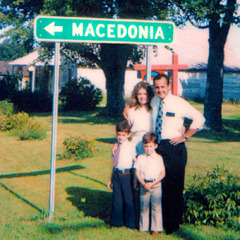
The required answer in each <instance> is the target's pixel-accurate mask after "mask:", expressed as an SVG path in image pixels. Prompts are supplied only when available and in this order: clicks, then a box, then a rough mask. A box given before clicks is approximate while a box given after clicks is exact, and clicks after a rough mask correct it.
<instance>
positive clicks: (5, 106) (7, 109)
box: [0, 100, 14, 116]
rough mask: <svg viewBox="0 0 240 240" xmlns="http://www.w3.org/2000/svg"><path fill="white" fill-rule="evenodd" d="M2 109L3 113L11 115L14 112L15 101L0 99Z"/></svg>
mask: <svg viewBox="0 0 240 240" xmlns="http://www.w3.org/2000/svg"><path fill="white" fill-rule="evenodd" d="M0 110H1V113H2V114H3V115H6V116H10V115H12V114H13V112H14V107H13V103H11V102H8V101H7V100H4V101H0Z"/></svg>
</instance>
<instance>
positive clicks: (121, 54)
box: [0, 0, 168, 116]
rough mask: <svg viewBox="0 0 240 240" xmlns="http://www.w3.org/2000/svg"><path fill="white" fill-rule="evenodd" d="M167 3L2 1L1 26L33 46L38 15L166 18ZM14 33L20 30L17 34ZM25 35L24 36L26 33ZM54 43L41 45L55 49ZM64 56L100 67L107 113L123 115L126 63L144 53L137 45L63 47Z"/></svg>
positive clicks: (158, 0) (142, 0)
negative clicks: (102, 73) (34, 23)
mask: <svg viewBox="0 0 240 240" xmlns="http://www.w3.org/2000/svg"><path fill="white" fill-rule="evenodd" d="M167 6H168V2H167V1H164V0H151V1H150V0H124V1H122V0H91V1H86V0H39V1H35V0H16V1H9V0H2V1H1V3H0V10H1V13H2V14H0V26H1V27H7V26H12V28H11V29H10V31H7V32H6V34H10V35H11V36H12V38H15V39H17V40H18V41H19V42H21V43H26V47H27V48H28V49H30V48H31V47H32V46H33V44H34V39H33V37H32V32H31V33H30V31H32V20H33V18H34V17H36V16H37V15H38V14H44V15H51V16H72V17H74V16H76V17H100V18H103V17H104V18H123V19H124V18H130V19H152V18H155V19H164V18H165V16H166V13H167V11H166V9H167ZM15 30H17V31H16V32H15ZM24 33H25V34H24ZM52 45H53V44H49V43H47V44H42V46H44V48H45V49H50V50H51V49H52ZM62 53H63V54H65V55H66V56H67V57H69V58H70V59H72V60H75V61H76V62H77V63H78V64H79V65H85V66H91V67H96V66H98V67H100V68H102V70H103V72H104V74H105V77H106V86H107V105H106V108H105V112H106V114H108V115H111V116H119V115H122V110H123V107H124V104H125V103H124V98H123V92H124V76H125V70H126V66H127V61H128V60H130V61H132V62H138V61H139V59H140V57H141V54H142V51H141V50H140V51H137V46H135V45H125V44H66V43H64V44H62Z"/></svg>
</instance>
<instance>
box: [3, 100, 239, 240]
mask: <svg viewBox="0 0 240 240" xmlns="http://www.w3.org/2000/svg"><path fill="white" fill-rule="evenodd" d="M195 106H196V107H197V108H198V109H199V110H200V111H202V110H203V106H202V105H201V104H195ZM239 110H240V105H239V104H229V103H224V104H223V122H224V125H225V126H226V128H227V130H228V131H226V133H224V134H215V133H212V132H207V131H202V132H200V133H198V134H196V136H195V137H193V138H192V139H191V140H190V141H189V142H188V143H187V147H188V164H187V169H186V186H187V184H188V182H189V181H190V180H191V179H192V177H193V175H195V174H197V175H198V174H202V175H205V174H206V172H207V171H208V170H211V169H212V168H214V167H215V166H216V165H219V166H222V165H224V166H225V168H226V169H228V170H229V171H230V172H231V173H235V174H237V175H239V167H240V161H239V156H240V143H239V142H240V127H239V126H240V125H239V119H240V111H239ZM97 113H98V111H94V112H90V113H84V112H72V113H60V114H59V118H58V134H57V153H62V151H63V145H62V143H63V141H64V139H65V138H66V137H70V136H79V135H83V136H87V137H88V138H89V139H91V140H92V141H93V144H94V157H93V158H89V159H84V160H81V161H74V160H59V161H57V164H56V165H57V169H58V171H57V173H56V190H55V214H54V219H53V221H52V222H51V223H48V219H47V218H46V217H45V213H47V212H48V201H49V199H48V198H49V168H50V153H51V124H52V122H51V119H52V117H51V114H47V113H45V114H39V115H36V116H35V117H36V119H37V120H39V121H41V122H42V123H44V124H45V125H46V126H47V128H48V132H47V138H46V139H45V140H42V141H40V140H35V141H19V140H18V139H16V137H13V136H9V135H8V134H7V133H6V132H0V146H1V147H0V166H1V168H0V184H1V185H0V196H1V199H0V211H1V216H0V239H1V240H10V239H23V240H24V239H28V240H29V239H37V240H38V239H44V240H45V239H56V240H58V239H70V240H71V239H153V237H150V236H149V234H147V233H141V232H139V231H137V230H129V229H126V228H117V229H113V228H110V226H109V221H110V212H111V192H110V191H108V189H107V187H106V183H107V181H108V178H109V176H110V172H111V169H110V166H111V164H110V163H111V158H110V155H111V148H112V144H113V143H114V141H115V134H114V132H115V123H116V120H114V119H111V118H104V117H101V116H99V115H98V114H97ZM154 238H159V239H170V240H171V239H187V240H190V239H194V240H195V239H199V240H202V239H207V240H209V239H219V240H231V239H232V240H233V239H234V240H239V239H240V235H239V233H237V232H234V231H233V230H231V229H228V230H223V229H216V228H213V227H207V226H192V225H185V224H184V225H183V226H182V227H181V230H180V231H179V232H178V233H176V234H173V235H170V236H169V235H165V234H162V235H161V236H157V237H154Z"/></svg>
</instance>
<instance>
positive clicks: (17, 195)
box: [0, 182, 46, 215]
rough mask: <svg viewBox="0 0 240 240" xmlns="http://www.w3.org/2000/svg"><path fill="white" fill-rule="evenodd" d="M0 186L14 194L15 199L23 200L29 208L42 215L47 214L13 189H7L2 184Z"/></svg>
mask: <svg viewBox="0 0 240 240" xmlns="http://www.w3.org/2000/svg"><path fill="white" fill-rule="evenodd" d="M0 185H1V186H2V187H3V188H5V189H6V190H7V191H9V192H10V193H12V194H13V195H14V196H15V197H17V198H19V199H20V200H22V201H23V202H25V203H27V204H28V205H29V206H31V207H33V208H35V209H36V210H38V211H39V212H40V213H41V214H44V215H45V214H46V213H45V211H44V210H42V209H41V208H39V207H38V206H37V205H35V204H33V203H32V202H30V201H28V200H27V199H26V198H24V197H22V196H21V195H20V194H18V193H17V192H14V191H13V190H12V189H10V188H9V187H7V186H6V185H5V184H3V183H1V182H0Z"/></svg>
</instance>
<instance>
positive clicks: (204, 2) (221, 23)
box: [171, 0, 240, 131]
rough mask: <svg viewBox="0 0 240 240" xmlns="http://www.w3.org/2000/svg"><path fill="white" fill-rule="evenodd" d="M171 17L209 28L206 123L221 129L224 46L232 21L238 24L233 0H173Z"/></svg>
mask: <svg viewBox="0 0 240 240" xmlns="http://www.w3.org/2000/svg"><path fill="white" fill-rule="evenodd" d="M172 3H173V5H172V10H173V12H172V14H171V16H172V18H173V19H174V20H175V21H176V22H177V24H182V23H184V22H186V21H190V23H191V24H192V25H193V26H195V27H197V28H200V29H204V28H208V29H209V57H208V70H207V85H206V94H205V100H204V116H205V118H206V125H207V127H209V128H210V129H212V130H215V131H222V130H223V123H222V102H223V75H224V46H225V43H226V40H227V36H228V33H229V29H230V27H231V25H232V24H238V23H240V15H239V14H238V11H237V10H238V4H237V1H236V0H226V1H222V0H195V1H192V0H184V1H178V0H177V1H172Z"/></svg>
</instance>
